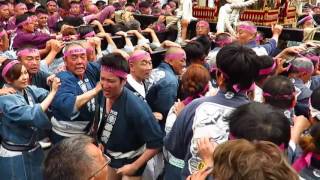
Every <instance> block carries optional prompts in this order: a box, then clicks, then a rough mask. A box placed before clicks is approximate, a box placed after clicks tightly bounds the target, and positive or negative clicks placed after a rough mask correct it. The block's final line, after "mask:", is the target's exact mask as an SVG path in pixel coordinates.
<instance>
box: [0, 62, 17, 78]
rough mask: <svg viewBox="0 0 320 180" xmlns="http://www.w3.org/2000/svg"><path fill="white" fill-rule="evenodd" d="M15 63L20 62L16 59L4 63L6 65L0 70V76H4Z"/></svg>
mask: <svg viewBox="0 0 320 180" xmlns="http://www.w3.org/2000/svg"><path fill="white" fill-rule="evenodd" d="M16 64H20V62H19V61H17V60H13V61H11V62H9V63H8V64H6V66H5V67H4V68H3V70H2V74H1V75H2V77H3V78H4V77H5V76H6V74H7V73H8V71H9V70H10V69H11V68H12V67H13V66H14V65H16Z"/></svg>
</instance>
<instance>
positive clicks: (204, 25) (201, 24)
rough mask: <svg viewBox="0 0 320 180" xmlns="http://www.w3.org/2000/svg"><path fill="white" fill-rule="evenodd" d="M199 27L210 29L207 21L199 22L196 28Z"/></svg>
mask: <svg viewBox="0 0 320 180" xmlns="http://www.w3.org/2000/svg"><path fill="white" fill-rule="evenodd" d="M198 26H203V27H206V28H210V25H209V23H208V22H207V21H199V22H197V25H196V27H198Z"/></svg>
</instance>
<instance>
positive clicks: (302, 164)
mask: <svg viewBox="0 0 320 180" xmlns="http://www.w3.org/2000/svg"><path fill="white" fill-rule="evenodd" d="M311 158H315V159H316V160H318V161H319V160H320V155H318V154H315V153H313V152H309V153H307V154H304V155H302V156H301V157H300V158H299V159H297V160H296V161H295V162H294V163H293V164H292V167H293V169H295V170H296V171H297V172H298V173H300V171H301V170H302V169H304V168H306V167H309V166H310V165H311Z"/></svg>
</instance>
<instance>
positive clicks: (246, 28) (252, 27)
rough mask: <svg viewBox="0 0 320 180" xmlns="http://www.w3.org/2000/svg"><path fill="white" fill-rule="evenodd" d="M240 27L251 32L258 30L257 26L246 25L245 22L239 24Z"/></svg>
mask: <svg viewBox="0 0 320 180" xmlns="http://www.w3.org/2000/svg"><path fill="white" fill-rule="evenodd" d="M238 29H241V30H244V31H248V32H250V33H256V32H257V27H255V26H251V25H245V24H241V25H239V26H238Z"/></svg>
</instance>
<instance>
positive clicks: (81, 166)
mask: <svg viewBox="0 0 320 180" xmlns="http://www.w3.org/2000/svg"><path fill="white" fill-rule="evenodd" d="M109 162H110V158H109V157H107V156H106V155H104V154H103V152H102V151H101V148H100V146H98V145H97V143H96V142H95V141H94V139H93V138H90V137H88V136H85V135H80V136H75V137H72V138H68V139H64V140H62V141H61V142H60V143H59V144H57V145H56V146H55V147H53V148H52V149H51V150H50V152H49V154H48V156H47V158H46V160H45V162H44V178H45V179H46V180H56V179H61V180H63V179H68V180H106V179H107V174H108V164H109Z"/></svg>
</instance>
